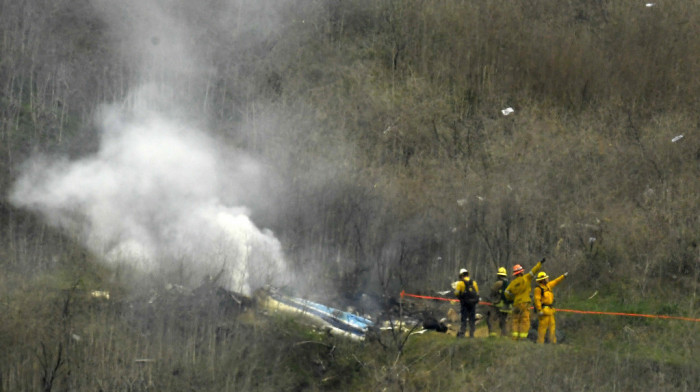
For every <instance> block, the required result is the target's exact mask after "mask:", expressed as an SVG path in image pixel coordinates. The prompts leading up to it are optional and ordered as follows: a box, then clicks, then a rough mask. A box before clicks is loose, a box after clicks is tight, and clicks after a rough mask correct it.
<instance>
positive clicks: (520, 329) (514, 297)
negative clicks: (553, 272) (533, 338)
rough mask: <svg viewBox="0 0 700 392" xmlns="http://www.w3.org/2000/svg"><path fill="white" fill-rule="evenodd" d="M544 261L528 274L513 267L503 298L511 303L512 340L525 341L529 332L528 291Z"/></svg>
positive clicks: (520, 268)
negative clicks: (511, 277) (511, 278)
mask: <svg viewBox="0 0 700 392" xmlns="http://www.w3.org/2000/svg"><path fill="white" fill-rule="evenodd" d="M544 262H545V259H544V258H543V259H542V260H540V261H539V262H538V263H537V264H536V265H535V266H534V267H532V270H530V272H528V273H525V269H524V268H523V267H522V266H521V265H520V264H516V265H514V266H513V276H514V278H513V280H512V281H511V282H510V283H509V284H508V287H506V292H505V296H506V298H507V299H508V300H510V301H513V310H512V311H511V320H512V321H511V326H512V329H511V336H512V338H513V340H521V339H527V333H528V331H529V330H530V303H532V300H531V299H530V290H531V287H532V279H533V278H534V277H535V274H536V273H537V272H538V271H539V270H540V269H542V264H544Z"/></svg>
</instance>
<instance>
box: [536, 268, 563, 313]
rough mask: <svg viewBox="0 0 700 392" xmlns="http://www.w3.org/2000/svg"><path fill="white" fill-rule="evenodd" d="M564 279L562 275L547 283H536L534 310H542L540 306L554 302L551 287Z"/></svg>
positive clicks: (548, 305) (550, 304)
mask: <svg viewBox="0 0 700 392" xmlns="http://www.w3.org/2000/svg"><path fill="white" fill-rule="evenodd" d="M562 280H564V275H562V276H560V277H558V278H556V279H554V280H552V281H550V282H549V283H545V284H543V283H538V284H537V286H536V287H535V311H536V312H537V313H540V312H542V307H551V306H552V305H553V304H554V291H552V289H553V288H554V287H555V286H556V285H558V284H559V283H560V282H561V281H562Z"/></svg>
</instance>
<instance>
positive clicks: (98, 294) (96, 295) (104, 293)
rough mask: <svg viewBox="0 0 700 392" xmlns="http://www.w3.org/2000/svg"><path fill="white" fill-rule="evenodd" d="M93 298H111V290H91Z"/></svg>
mask: <svg viewBox="0 0 700 392" xmlns="http://www.w3.org/2000/svg"><path fill="white" fill-rule="evenodd" d="M90 296H91V297H92V298H104V299H109V291H102V290H94V291H91V292H90Z"/></svg>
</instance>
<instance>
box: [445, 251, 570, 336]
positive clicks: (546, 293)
mask: <svg viewBox="0 0 700 392" xmlns="http://www.w3.org/2000/svg"><path fill="white" fill-rule="evenodd" d="M544 262H545V259H544V258H543V259H542V260H540V261H539V262H538V263H537V264H536V265H535V266H534V267H533V268H532V269H531V270H530V272H527V273H525V269H524V268H523V267H522V266H521V265H520V264H516V265H514V266H513V279H512V280H511V281H509V280H508V275H507V273H506V269H505V267H500V268H498V272H497V273H496V278H497V279H496V282H495V283H494V284H493V285H492V287H491V293H490V294H491V296H490V299H491V304H490V305H489V310H488V312H487V315H486V324H487V325H488V329H489V335H490V336H497V335H498V332H497V329H496V323H497V324H498V328H499V329H500V332H501V335H502V336H507V324H508V322H507V320H508V318H509V317H510V324H511V337H512V338H513V340H522V339H527V335H528V332H529V331H530V305H531V304H532V299H531V297H530V289H531V285H532V279H533V278H534V279H535V280H536V281H537V285H536V286H535V288H534V295H533V297H534V301H535V306H534V309H535V313H537V318H538V322H539V324H538V327H537V343H544V341H545V337H546V335H547V333H549V342H550V343H556V342H557V336H556V333H555V332H556V327H555V322H554V313H555V310H554V292H553V291H552V289H553V288H554V287H555V286H556V285H558V284H559V283H560V282H561V281H562V280H564V278H565V277H567V276H568V275H569V273H568V272H567V273H565V274H563V275H561V276H560V277H558V278H556V279H553V280H551V281H550V280H549V276H547V273H546V272H544V271H540V270H541V269H542V265H543V264H544ZM535 274H536V275H535ZM535 276H537V277H536V278H535ZM453 286H454V290H455V291H454V294H455V296H456V297H457V298H458V299H459V303H460V310H461V327H460V330H459V332H458V333H457V337H463V336H464V335H465V333H466V330H467V321H468V322H469V337H472V338H473V337H474V330H475V323H476V305H477V304H478V303H479V286H478V285H477V284H476V281H474V280H473V279H471V278H470V277H469V271H468V270H466V269H464V268H463V269H461V270H460V271H459V280H458V281H457V282H455V284H454V285H453Z"/></svg>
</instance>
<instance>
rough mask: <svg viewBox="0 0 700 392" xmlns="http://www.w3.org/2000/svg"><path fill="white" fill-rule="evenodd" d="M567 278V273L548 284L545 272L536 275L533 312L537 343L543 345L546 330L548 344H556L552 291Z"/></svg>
mask: <svg viewBox="0 0 700 392" xmlns="http://www.w3.org/2000/svg"><path fill="white" fill-rule="evenodd" d="M567 276H569V273H568V272H566V273H564V275H562V276H560V277H558V278H556V279H554V280H553V281H551V282H550V281H549V276H547V273H546V272H544V271H542V272H540V273H539V274H537V286H535V311H536V312H537V321H538V326H537V343H544V338H545V335H547V330H549V342H550V343H552V344H556V343H557V335H556V333H555V332H556V327H555V323H554V313H555V310H554V292H553V291H552V289H553V288H554V287H555V286H556V285H558V284H559V283H560V282H561V281H562V280H564V278H565V277H567Z"/></svg>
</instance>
